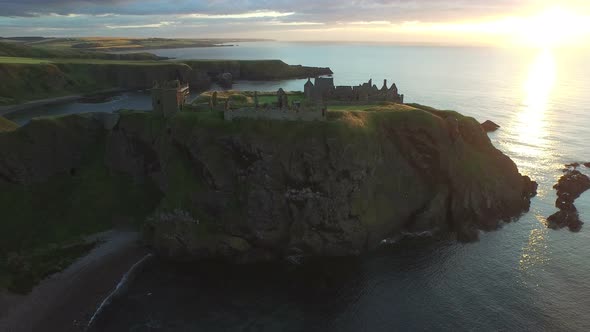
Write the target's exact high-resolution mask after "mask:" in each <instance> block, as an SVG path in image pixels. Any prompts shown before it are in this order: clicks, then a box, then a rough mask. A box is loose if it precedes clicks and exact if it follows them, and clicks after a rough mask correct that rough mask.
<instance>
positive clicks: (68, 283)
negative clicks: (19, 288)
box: [0, 230, 148, 332]
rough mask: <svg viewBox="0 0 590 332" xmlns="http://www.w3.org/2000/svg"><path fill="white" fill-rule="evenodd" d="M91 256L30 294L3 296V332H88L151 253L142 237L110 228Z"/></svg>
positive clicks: (98, 236)
mask: <svg viewBox="0 0 590 332" xmlns="http://www.w3.org/2000/svg"><path fill="white" fill-rule="evenodd" d="M90 239H92V240H98V241H103V242H102V243H100V244H99V245H98V246H97V247H96V248H95V249H93V250H92V251H91V252H90V253H89V254H88V255H86V256H84V257H81V258H80V259H78V260H77V261H76V262H75V263H74V264H72V265H71V266H69V267H68V268H67V269H65V270H64V271H62V272H60V273H57V274H54V275H52V276H50V277H48V278H46V279H45V280H43V281H42V282H41V283H40V284H39V285H37V286H36V287H35V288H34V289H33V291H31V293H29V294H27V295H17V294H11V293H8V292H5V291H3V292H0V331H10V332H19V331H41V330H45V331H64V332H65V331H84V330H85V329H86V326H87V324H88V322H89V321H90V319H91V317H92V316H93V315H94V314H95V313H96V310H97V308H98V307H99V305H100V304H101V303H102V302H103V301H104V299H105V298H107V296H109V294H111V293H112V292H113V290H114V289H116V287H117V285H119V283H120V282H121V279H122V278H123V276H125V275H126V274H127V273H128V271H129V269H130V267H132V266H133V265H134V264H136V263H137V262H138V261H139V260H140V259H142V258H143V257H145V256H146V255H147V254H148V251H147V249H145V248H144V247H143V246H141V244H140V243H139V239H140V237H139V233H137V232H133V231H120V230H111V231H107V232H104V233H100V234H96V235H94V236H91V237H90Z"/></svg>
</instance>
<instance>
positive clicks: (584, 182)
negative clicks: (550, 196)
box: [547, 163, 590, 232]
mask: <svg viewBox="0 0 590 332" xmlns="http://www.w3.org/2000/svg"><path fill="white" fill-rule="evenodd" d="M576 165H577V166H576ZM579 165H580V164H579V163H575V164H570V165H566V166H568V167H573V169H566V170H565V174H564V175H563V176H562V177H561V178H560V179H559V181H558V182H557V184H556V185H555V186H553V188H554V189H555V190H557V200H556V201H555V207H556V208H558V209H559V212H556V213H555V214H553V215H551V216H550V217H549V218H548V219H547V222H548V226H549V228H553V229H560V228H564V227H567V228H568V229H569V230H570V231H572V232H578V231H579V230H580V229H582V225H583V224H584V223H583V222H582V220H580V215H579V214H578V209H576V206H575V205H574V202H575V200H576V199H577V198H578V197H580V195H582V194H583V193H584V192H586V190H588V189H590V178H589V177H588V176H587V175H585V174H582V173H581V172H580V171H578V170H576V168H577V167H579Z"/></svg>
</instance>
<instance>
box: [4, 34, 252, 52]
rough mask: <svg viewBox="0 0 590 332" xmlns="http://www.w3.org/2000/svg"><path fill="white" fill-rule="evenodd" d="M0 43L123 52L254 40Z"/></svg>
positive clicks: (34, 40) (96, 39)
mask: <svg viewBox="0 0 590 332" xmlns="http://www.w3.org/2000/svg"><path fill="white" fill-rule="evenodd" d="M0 41H3V42H9V43H18V44H21V45H26V46H35V47H45V48H52V49H61V50H68V49H74V50H88V51H123V50H130V51H134V50H144V49H156V48H186V47H214V46H220V45H223V44H227V43H234V42H243V41H254V40H253V39H184V38H176V39H167V38H113V37H83V38H30V39H24V40H23V39H10V38H6V39H2V40H0Z"/></svg>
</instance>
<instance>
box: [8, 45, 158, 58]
mask: <svg viewBox="0 0 590 332" xmlns="http://www.w3.org/2000/svg"><path fill="white" fill-rule="evenodd" d="M0 56H7V57H25V58H78V59H105V60H158V59H161V58H160V57H158V56H156V55H153V54H150V53H133V54H111V53H104V52H95V51H87V50H79V49H71V48H52V47H47V46H29V45H26V44H23V43H5V42H1V41H0Z"/></svg>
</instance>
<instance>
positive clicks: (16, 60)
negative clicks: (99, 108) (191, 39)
mask: <svg viewBox="0 0 590 332" xmlns="http://www.w3.org/2000/svg"><path fill="white" fill-rule="evenodd" d="M46 63H64V64H91V65H105V64H109V65H130V66H161V65H163V64H168V63H167V62H162V61H135V60H105V59H36V58H23V57H8V56H3V57H0V64H24V65H31V64H33V65H35V64H46Z"/></svg>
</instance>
